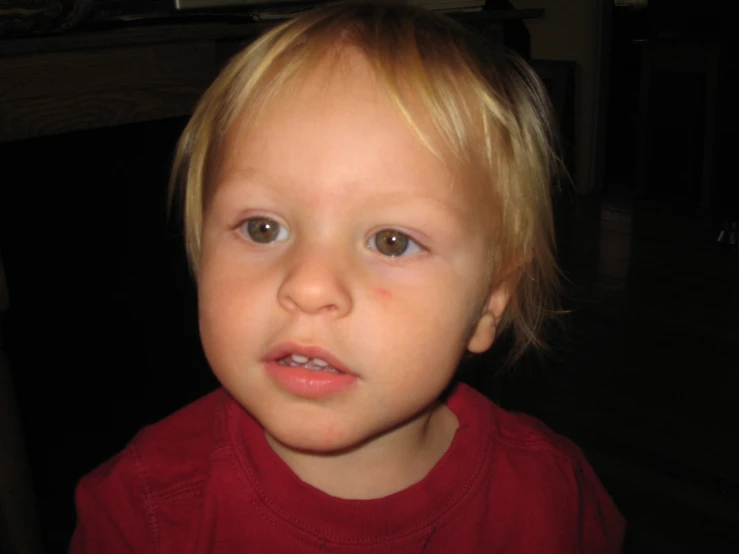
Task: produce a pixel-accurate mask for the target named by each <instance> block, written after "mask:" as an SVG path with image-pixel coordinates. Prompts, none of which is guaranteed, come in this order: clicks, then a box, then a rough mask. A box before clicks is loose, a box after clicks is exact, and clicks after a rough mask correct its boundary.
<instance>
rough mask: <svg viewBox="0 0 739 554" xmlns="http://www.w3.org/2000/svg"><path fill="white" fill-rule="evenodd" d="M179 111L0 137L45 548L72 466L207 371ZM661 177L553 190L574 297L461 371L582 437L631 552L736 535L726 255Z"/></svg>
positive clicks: (693, 548) (737, 540) (63, 526)
mask: <svg viewBox="0 0 739 554" xmlns="http://www.w3.org/2000/svg"><path fill="white" fill-rule="evenodd" d="M181 125H182V122H181V121H175V122H160V123H156V124H146V125H141V126H131V128H127V129H124V130H120V129H119V130H116V131H111V130H104V131H95V132H89V133H82V134H79V135H74V136H70V137H65V140H64V143H63V144H62V143H60V142H59V141H58V139H55V138H53V137H52V138H50V139H48V140H47V139H44V140H39V141H32V142H29V143H23V144H18V145H14V146H13V147H12V148H8V147H5V148H4V149H3V150H0V154H2V155H3V158H2V159H3V164H4V167H10V170H9V171H8V173H7V174H9V175H11V174H13V175H17V174H23V175H25V182H26V185H25V186H22V187H21V186H19V187H13V188H10V187H5V188H4V189H2V190H0V249H2V252H3V258H4V261H5V265H6V271H7V273H8V281H9V286H10V290H11V295H12V296H11V302H12V311H11V312H10V314H9V315H8V321H7V322H4V325H3V331H4V332H6V331H7V333H6V338H7V348H8V355H9V357H10V360H11V365H12V367H13V370H14V374H15V380H16V388H17V390H18V397H19V401H20V408H21V412H22V415H23V418H24V429H25V432H26V436H27V440H28V450H29V457H30V460H31V465H32V469H33V473H34V481H35V485H36V491H37V495H38V508H39V512H40V516H41V523H42V527H43V529H44V536H45V540H46V545H47V552H50V553H51V552H63V551H64V550H65V548H66V544H67V541H68V540H69V534H70V533H71V529H72V527H73V525H74V512H73V505H72V490H73V487H74V484H75V482H76V481H77V479H78V478H79V477H80V476H81V475H82V474H84V473H86V472H88V471H89V470H90V469H92V468H93V467H94V466H95V465H97V464H98V463H100V462H101V461H103V460H104V459H107V458H108V457H109V456H111V455H112V454H114V453H115V452H116V451H117V450H118V449H120V448H121V447H122V446H123V445H124V444H125V442H126V441H127V440H128V439H129V438H130V436H131V435H132V434H133V433H134V432H135V431H136V430H137V429H139V428H140V427H141V426H143V425H145V424H147V423H150V422H153V421H156V420H157V419H158V418H160V417H163V416H165V415H166V414H168V413H171V412H172V411H174V410H175V409H177V408H178V407H180V406H182V405H184V404H185V403H187V402H188V401H190V400H192V399H194V398H196V397H197V396H199V395H201V394H202V393H203V392H205V391H207V390H209V389H210V388H211V387H213V386H215V383H214V381H213V379H212V377H211V376H210V375H209V372H208V371H207V368H206V367H205V364H204V361H203V358H202V354H201V352H200V349H199V347H198V343H197V325H196V321H195V307H194V306H195V305H194V302H195V298H194V293H193V290H192V285H191V282H190V279H189V275H188V272H187V269H186V267H185V264H184V257H183V255H182V248H181V245H180V239H179V237H177V236H176V235H175V233H174V231H173V227H172V225H169V226H168V225H167V224H166V222H165V219H164V212H163V210H162V206H163V204H164V196H165V192H164V189H163V187H162V186H161V185H162V183H164V182H166V176H167V166H168V164H169V162H168V159H169V155H170V152H171V148H172V145H173V144H174V139H175V137H176V136H177V133H178V131H179V130H180V128H181ZM114 144H117V145H118V146H116V147H112V146H111V145H114ZM121 152H126V155H125V157H123V156H121ZM81 160H84V163H83V162H82V161H81ZM60 171H65V172H67V173H68V174H71V175H73V176H74V177H75V179H74V180H73V181H72V182H69V181H65V182H60V181H59V179H58V178H57V176H58V174H59V172H60ZM19 172H22V173H19ZM660 190H662V192H660V194H658V195H656V197H649V196H646V197H640V196H636V195H634V194H633V193H632V192H630V191H629V187H628V186H621V187H618V186H609V187H608V189H607V190H606V192H604V193H600V194H597V195H591V196H580V197H574V198H573V197H570V196H567V195H565V196H562V197H558V201H557V205H558V208H557V227H558V235H559V237H558V243H559V248H560V259H561V263H562V267H563V270H564V273H565V276H566V278H567V287H566V294H565V301H564V304H565V306H564V307H565V308H566V309H568V310H569V313H568V314H567V315H565V316H563V317H562V320H561V325H560V326H558V327H556V328H554V329H553V330H552V336H551V344H552V350H553V352H552V354H551V355H549V356H547V357H546V358H545V359H544V360H538V359H533V358H531V359H527V360H525V361H524V363H522V364H521V365H520V366H519V367H517V368H516V370H515V371H514V372H513V373H510V374H506V375H500V374H497V375H496V374H494V373H493V371H492V370H493V369H494V368H495V364H496V363H497V359H498V352H497V351H495V350H494V351H493V352H491V353H490V354H488V355H485V356H482V357H480V358H477V359H475V360H473V361H472V362H470V364H469V367H468V368H467V369H471V370H475V373H474V374H473V375H472V376H470V377H469V379H470V380H471V381H473V382H474V383H475V384H476V385H477V386H478V387H480V388H481V389H482V390H483V391H485V392H486V393H488V394H489V395H490V396H491V397H493V398H494V399H496V400H497V401H498V402H500V403H501V404H502V405H503V406H504V407H506V408H509V409H513V410H522V411H526V412H529V413H532V414H534V415H536V416H538V417H540V418H541V419H543V420H544V421H545V422H546V423H547V424H549V425H550V426H551V427H553V428H554V429H555V430H557V431H559V432H561V433H563V434H565V435H567V436H569V437H571V438H572V439H574V440H575V441H576V442H577V443H578V444H580V445H581V446H582V447H583V449H584V450H585V451H586V453H587V454H588V456H589V457H590V459H591V461H592V463H593V465H594V467H595V468H596V470H597V471H598V473H599V474H600V476H601V478H602V480H603V482H604V483H605V485H606V486H607V488H608V490H609V491H610V493H611V494H612V496H613V497H614V499H615V501H616V503H617V504H618V506H619V507H620V509H621V510H622V511H623V513H624V515H625V516H626V517H627V519H628V521H629V536H628V543H627V550H626V552H627V553H631V554H638V553H650V554H651V553H660V552H665V553H701V554H703V553H706V554H714V553H717V554H718V553H723V552H727V553H728V552H732V553H736V552H739V501H738V498H739V494H738V493H739V449H737V448H736V443H737V437H738V435H739V433H737V429H736V425H737V423H739V402H738V401H737V397H738V396H739V253H738V252H737V251H736V250H735V249H734V250H731V249H723V248H720V247H719V246H718V245H717V244H716V242H715V239H716V234H717V232H718V227H717V226H716V224H715V221H713V219H712V218H711V217H710V216H709V215H708V214H706V213H704V212H702V211H701V210H700V209H698V208H696V207H695V206H694V205H690V204H687V205H686V204H685V203H680V202H672V201H671V200H670V196H669V194H665V193H664V189H660ZM91 201H92V202H93V204H92V205H91Z"/></svg>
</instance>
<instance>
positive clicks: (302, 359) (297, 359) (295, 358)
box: [292, 354, 308, 364]
mask: <svg viewBox="0 0 739 554" xmlns="http://www.w3.org/2000/svg"><path fill="white" fill-rule="evenodd" d="M292 358H293V361H295V362H298V363H299V364H304V363H305V362H307V361H308V357H307V356H300V355H298V354H293V356H292Z"/></svg>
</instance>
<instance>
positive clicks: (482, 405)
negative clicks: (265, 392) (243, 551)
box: [227, 385, 495, 545]
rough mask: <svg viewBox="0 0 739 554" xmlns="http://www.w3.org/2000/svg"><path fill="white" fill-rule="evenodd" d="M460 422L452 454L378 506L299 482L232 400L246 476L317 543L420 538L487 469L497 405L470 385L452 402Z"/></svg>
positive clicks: (231, 422)
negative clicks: (419, 533) (314, 538)
mask: <svg viewBox="0 0 739 554" xmlns="http://www.w3.org/2000/svg"><path fill="white" fill-rule="evenodd" d="M447 405H448V406H449V408H450V409H451V410H452V411H453V412H454V413H455V414H456V416H457V419H458V420H459V428H458V429H457V432H456V434H455V436H454V439H453V441H452V444H451V446H450V447H449V450H447V452H446V453H445V454H444V456H443V457H442V458H441V460H439V462H438V463H437V464H436V466H434V468H433V469H432V470H431V471H430V472H429V473H428V475H427V476H426V477H425V478H424V479H423V480H422V481H420V482H419V483H416V484H415V485H412V486H411V487H409V488H407V489H405V490H402V491H400V492H397V493H395V494H392V495H390V496H386V497H384V498H378V499H374V500H345V499H339V498H336V497H333V496H330V495H328V494H326V493H324V492H322V491H320V490H318V489H316V488H315V487H313V486H311V485H308V484H307V483H305V482H303V481H301V480H300V479H299V478H298V477H297V475H295V473H293V471H292V470H291V469H290V468H289V467H288V466H287V465H286V464H285V463H284V462H283V461H282V459H281V458H279V457H278V456H277V454H275V452H274V451H273V450H272V449H271V448H270V446H269V444H268V443H267V441H266V439H265V437H264V430H263V428H262V427H261V426H260V425H259V423H257V422H256V421H255V420H254V419H253V418H252V417H251V416H250V415H249V413H248V412H246V411H245V410H244V409H243V408H241V407H240V406H239V405H238V404H237V403H236V402H235V401H234V400H231V401H230V403H229V405H228V407H227V418H228V423H227V425H228V432H229V441H230V442H231V444H232V446H233V448H234V451H235V453H236V456H237V458H238V462H239V464H240V466H241V468H242V470H243V475H244V476H245V478H246V480H247V481H248V482H249V484H250V485H251V487H253V489H254V490H255V491H256V493H257V495H258V496H259V497H260V498H261V500H262V502H263V504H264V507H265V509H266V510H268V511H270V512H272V513H273V514H274V516H275V517H277V518H279V519H281V520H283V521H285V522H287V523H289V524H290V525H292V526H295V527H297V528H299V529H301V530H303V531H305V532H307V533H310V534H312V535H314V536H315V537H316V538H318V539H321V540H325V541H331V542H338V543H344V544H355V545H361V544H365V543H370V544H378V543H381V542H384V541H390V540H394V539H398V538H400V537H406V536H409V535H412V534H413V533H415V532H417V531H421V530H423V529H425V528H427V527H428V526H429V525H432V524H434V523H436V522H437V521H438V519H439V518H440V517H441V516H442V515H443V514H444V513H446V512H448V511H449V510H450V509H451V508H452V507H453V506H455V505H457V504H458V503H459V502H461V501H463V499H464V498H465V495H466V494H467V493H468V492H469V491H470V490H474V485H475V482H476V481H477V480H478V479H480V478H481V476H482V475H484V473H485V470H486V466H487V464H489V463H490V459H491V456H490V452H489V451H490V448H491V444H492V437H493V436H494V434H495V433H494V429H493V426H494V425H495V418H494V417H493V410H494V406H493V404H492V403H490V401H489V400H487V399H486V398H485V397H483V396H482V395H481V394H479V393H478V392H476V391H474V390H473V389H471V388H470V387H468V386H466V385H458V386H457V387H456V389H455V391H454V392H453V393H452V394H451V396H450V397H449V399H448V401H447Z"/></svg>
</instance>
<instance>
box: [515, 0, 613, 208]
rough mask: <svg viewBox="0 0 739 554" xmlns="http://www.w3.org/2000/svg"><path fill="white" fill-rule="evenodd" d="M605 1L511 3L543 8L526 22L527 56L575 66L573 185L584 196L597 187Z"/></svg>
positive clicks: (548, 0)
mask: <svg viewBox="0 0 739 554" xmlns="http://www.w3.org/2000/svg"><path fill="white" fill-rule="evenodd" d="M606 1H607V0H513V5H514V6H515V7H516V8H518V9H527V8H544V9H545V10H546V13H545V14H544V17H543V18H541V19H530V20H527V21H526V26H527V27H528V29H529V32H530V33H531V57H532V58H535V59H544V60H565V61H574V62H576V63H577V70H576V74H575V95H576V97H575V105H576V108H575V119H576V120H575V130H576V133H575V134H576V137H575V145H574V146H575V175H573V177H574V180H575V185H576V187H577V190H578V191H579V192H582V193H586V192H591V191H593V190H597V189H599V188H600V186H601V184H602V183H600V180H601V178H600V177H599V174H600V171H599V169H598V167H597V166H598V163H597V162H598V153H597V152H596V143H597V141H598V136H599V134H602V130H596V128H595V122H596V121H597V120H598V114H599V110H600V100H603V101H605V97H599V92H600V91H599V90H598V87H597V85H596V84H597V83H598V82H599V80H600V72H599V61H600V56H601V51H600V49H599V48H598V42H599V18H600V17H601V15H600V14H601V9H602V4H605V2H606Z"/></svg>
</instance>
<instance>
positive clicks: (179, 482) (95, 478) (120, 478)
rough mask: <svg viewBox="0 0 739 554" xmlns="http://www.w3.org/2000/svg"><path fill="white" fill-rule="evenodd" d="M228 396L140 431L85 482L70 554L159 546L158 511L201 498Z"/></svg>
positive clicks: (216, 395) (79, 488)
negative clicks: (177, 500)
mask: <svg viewBox="0 0 739 554" xmlns="http://www.w3.org/2000/svg"><path fill="white" fill-rule="evenodd" d="M228 399H229V397H228V395H227V394H226V393H225V392H223V391H222V390H220V389H219V390H218V391H216V392H214V393H211V394H209V395H208V396H205V397H203V398H201V399H200V400H197V401H196V402H193V403H192V404H190V405H189V406H186V407H185V408H183V409H182V410H179V411H178V412H176V413H174V414H173V415H171V416H169V417H167V418H166V419H163V420H162V421H160V422H158V423H156V424H154V425H151V426H149V427H146V428H145V429H143V430H142V431H140V432H139V433H138V434H137V435H136V436H135V437H134V438H133V440H132V441H131V442H130V443H129V444H128V446H127V447H126V448H125V449H124V450H123V451H122V452H120V453H119V454H118V455H116V456H115V457H113V458H111V459H110V460H108V461H107V462H105V463H104V464H102V465H101V466H99V467H98V468H96V469H95V470H93V471H92V472H90V473H89V474H88V475H86V476H85V477H83V478H82V480H81V481H80V483H79V484H78V486H77V489H76V491H75V504H76V508H77V528H76V529H75V533H74V537H73V539H72V546H71V549H70V551H71V552H73V553H75V554H77V553H85V554H89V553H97V552H101V553H102V552H105V553H106V554H118V553H119V552H120V553H123V552H126V553H130V552H149V551H154V550H156V545H157V544H158V529H159V525H158V524H157V513H156V512H157V506H161V505H162V503H163V502H166V501H168V500H172V499H174V498H175V497H182V498H184V497H192V496H197V494H198V491H199V490H201V489H202V487H203V483H204V482H205V479H206V477H207V473H208V468H209V460H210V459H211V458H212V456H213V453H214V452H217V451H218V449H219V445H220V444H221V443H222V442H224V441H225V439H221V438H220V436H222V435H225V433H219V427H220V420H221V419H223V417H224V416H223V413H224V412H225V407H226V406H227V404H228Z"/></svg>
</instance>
